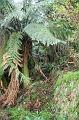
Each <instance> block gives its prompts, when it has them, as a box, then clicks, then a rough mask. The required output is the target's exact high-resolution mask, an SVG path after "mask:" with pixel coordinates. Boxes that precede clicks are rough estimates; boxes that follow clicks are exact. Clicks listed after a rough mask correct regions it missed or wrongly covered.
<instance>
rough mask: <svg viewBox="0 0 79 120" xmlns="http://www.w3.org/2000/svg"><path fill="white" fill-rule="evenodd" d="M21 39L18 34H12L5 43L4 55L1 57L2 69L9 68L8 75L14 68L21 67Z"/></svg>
mask: <svg viewBox="0 0 79 120" xmlns="http://www.w3.org/2000/svg"><path fill="white" fill-rule="evenodd" d="M21 38H22V35H21V33H20V32H18V33H15V32H14V33H12V35H11V36H10V38H9V40H8V42H7V46H6V49H5V51H6V53H5V54H4V55H3V68H4V69H6V68H8V67H10V73H11V72H12V70H13V69H14V68H15V67H16V66H21V61H22V55H21V54H20V53H19V50H20V49H21V44H22V43H21V40H20V39H21Z"/></svg>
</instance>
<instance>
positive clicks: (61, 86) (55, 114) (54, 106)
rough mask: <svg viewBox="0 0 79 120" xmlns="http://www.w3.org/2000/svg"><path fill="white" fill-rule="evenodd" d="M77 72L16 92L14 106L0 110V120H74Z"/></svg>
mask: <svg viewBox="0 0 79 120" xmlns="http://www.w3.org/2000/svg"><path fill="white" fill-rule="evenodd" d="M78 98H79V71H74V72H73V71H68V72H66V73H64V72H63V71H60V75H59V76H58V77H57V78H53V79H50V80H47V81H41V80H40V81H36V82H33V83H32V85H31V86H30V87H29V89H27V90H24V89H20V92H19V95H18V99H17V101H16V105H15V106H13V107H8V108H5V109H0V120H78V113H79V111H78V104H79V100H78Z"/></svg>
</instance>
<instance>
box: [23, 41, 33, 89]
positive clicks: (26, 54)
mask: <svg viewBox="0 0 79 120" xmlns="http://www.w3.org/2000/svg"><path fill="white" fill-rule="evenodd" d="M30 50H31V42H30V41H29V40H24V42H23V71H22V72H23V74H24V75H25V77H26V78H27V79H28V78H29V69H28V62H29V55H30ZM24 86H25V87H26V86H27V80H24Z"/></svg>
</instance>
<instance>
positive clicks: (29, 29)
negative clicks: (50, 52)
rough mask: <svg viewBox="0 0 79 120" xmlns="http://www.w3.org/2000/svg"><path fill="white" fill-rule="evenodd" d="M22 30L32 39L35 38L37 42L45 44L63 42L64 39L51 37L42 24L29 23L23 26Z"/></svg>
mask: <svg viewBox="0 0 79 120" xmlns="http://www.w3.org/2000/svg"><path fill="white" fill-rule="evenodd" d="M24 32H26V33H27V34H28V35H29V36H30V37H31V38H32V40H37V41H38V42H42V43H43V44H47V46H49V45H53V44H57V43H60V42H61V43H65V42H64V41H61V40H59V39H56V38H55V37H53V35H52V33H51V32H50V31H49V29H48V28H47V27H45V26H44V25H43V24H37V23H31V24H29V25H27V26H26V27H25V28H24Z"/></svg>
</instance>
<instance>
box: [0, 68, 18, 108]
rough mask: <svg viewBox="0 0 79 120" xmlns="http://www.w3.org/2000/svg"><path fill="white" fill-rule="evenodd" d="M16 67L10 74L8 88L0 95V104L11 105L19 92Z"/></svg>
mask: <svg viewBox="0 0 79 120" xmlns="http://www.w3.org/2000/svg"><path fill="white" fill-rule="evenodd" d="M16 72H17V71H16V69H14V70H13V72H12V74H11V81H10V83H9V86H8V89H7V90H6V91H5V93H4V94H3V95H2V96H1V97H0V106H3V107H5V106H11V105H14V104H15V101H16V98H17V95H18V92H19V80H18V78H17V74H16Z"/></svg>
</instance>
